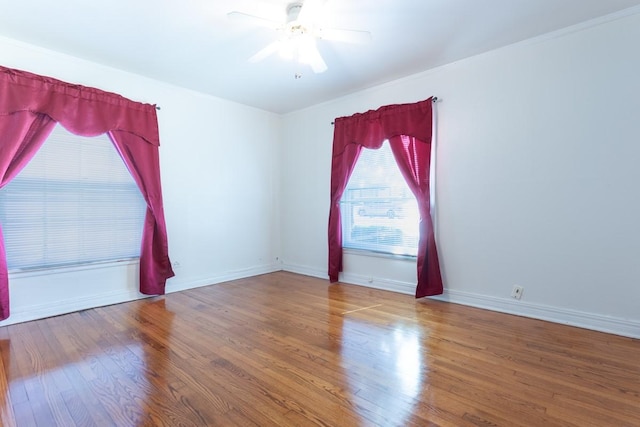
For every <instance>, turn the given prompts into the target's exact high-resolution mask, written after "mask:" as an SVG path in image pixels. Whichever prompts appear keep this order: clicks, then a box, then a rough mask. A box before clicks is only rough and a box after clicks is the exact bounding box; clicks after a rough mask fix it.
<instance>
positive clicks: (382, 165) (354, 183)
mask: <svg viewBox="0 0 640 427" xmlns="http://www.w3.org/2000/svg"><path fill="white" fill-rule="evenodd" d="M340 208H341V215H342V245H343V247H345V248H352V249H365V250H370V251H375V252H382V253H389V254H396V255H409V256H416V254H417V252H418V232H419V231H418V226H419V223H418V222H419V213H418V204H417V202H416V198H415V196H414V195H413V193H412V192H411V189H409V186H408V185H407V183H406V182H405V180H404V177H403V176H402V174H401V172H400V169H398V165H397V164H396V161H395V158H394V157H393V153H392V152H391V148H390V147H389V144H388V142H387V141H385V142H384V144H382V147H381V148H380V149H378V150H370V149H366V148H364V149H363V150H362V152H361V154H360V157H359V158H358V162H357V163H356V167H355V169H354V171H353V174H352V175H351V177H350V178H349V183H348V184H347V188H346V189H345V191H344V194H343V195H342V200H341V201H340Z"/></svg>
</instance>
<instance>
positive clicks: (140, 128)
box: [0, 67, 174, 320]
mask: <svg viewBox="0 0 640 427" xmlns="http://www.w3.org/2000/svg"><path fill="white" fill-rule="evenodd" d="M56 122H58V123H60V124H62V126H64V127H65V128H66V129H67V130H69V131H70V132H72V133H74V134H77V135H82V136H88V137H91V136H97V135H102V134H105V133H106V134H107V135H108V136H109V138H110V139H111V141H112V142H113V145H114V146H115V148H116V150H117V151H118V153H119V154H120V156H121V157H122V160H123V161H124V163H125V164H126V166H127V168H128V170H129V172H130V173H131V175H132V177H133V179H134V180H135V182H136V184H137V185H138V188H139V189H140V191H141V193H142V195H143V196H144V198H145V201H146V202H147V213H146V216H145V223H144V229H143V231H142V242H141V245H140V292H142V293H144V294H148V295H157V294H164V293H165V284H166V280H167V279H168V278H170V277H173V275H174V273H173V270H172V268H171V261H170V260H169V250H168V244H167V229H166V225H165V218H164V209H163V202H162V191H161V186H160V161H159V154H158V146H159V145H160V143H159V141H160V138H159V133H158V119H157V116H156V108H155V106H153V105H151V104H142V103H138V102H133V101H131V100H128V99H126V98H124V97H122V96H120V95H117V94H114V93H109V92H104V91H101V90H99V89H94V88H89V87H84V86H80V85H74V84H70V83H65V82H62V81H59V80H56V79H53V78H50V77H44V76H39V75H36V74H32V73H28V72H25V71H19V70H13V69H10V68H5V67H0V188H2V187H4V186H5V185H6V184H8V183H9V182H10V181H11V180H12V179H13V178H14V177H15V176H16V175H17V174H18V173H20V171H21V170H22V169H23V168H24V167H25V166H26V165H27V163H29V161H30V160H31V159H32V158H33V156H34V155H35V153H36V152H37V151H38V150H39V148H40V147H41V146H42V144H43V143H44V141H45V140H46V139H47V137H48V136H49V134H50V133H51V131H52V130H53V128H54V126H55V125H56ZM8 316H9V278H8V271H7V263H6V254H5V249H4V241H3V237H2V229H1V227H0V320H3V319H6V318H7V317H8Z"/></svg>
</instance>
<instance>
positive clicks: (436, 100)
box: [158, 96, 438, 125]
mask: <svg viewBox="0 0 640 427" xmlns="http://www.w3.org/2000/svg"><path fill="white" fill-rule="evenodd" d="M431 102H433V103H435V102H438V97H437V96H432V97H431ZM159 109H160V107H158V110H159ZM335 123H336V122H331V124H332V125H334V124H335Z"/></svg>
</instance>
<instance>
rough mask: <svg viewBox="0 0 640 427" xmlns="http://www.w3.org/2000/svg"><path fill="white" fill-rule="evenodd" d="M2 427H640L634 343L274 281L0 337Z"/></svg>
mask: <svg viewBox="0 0 640 427" xmlns="http://www.w3.org/2000/svg"><path fill="white" fill-rule="evenodd" d="M0 350H1V352H2V354H1V357H0V424H1V425H2V426H5V425H7V426H11V425H16V426H19V427H21V426H47V427H49V426H64V427H67V426H91V425H95V426H131V425H141V426H146V425H148V426H179V425H180V426H205V425H206V426H251V427H255V426H260V427H263V426H313V425H316V426H325V427H326V426H338V427H342V426H347V427H351V426H367V427H368V426H384V427H395V426H398V427H401V426H402V427H405V426H420V427H423V426H455V427H465V426H509V427H517V426H526V427H530V426H544V427H547V426H566V427H572V426H580V427H582V426H590V425H593V426H598V427H608V426H615V427H618V426H640V362H639V360H640V359H638V357H637V355H638V354H640V341H638V340H634V339H630V338H625V337H618V336H615V335H609V334H603V333H599V332H594V331H587V330H583V329H578V328H572V327H568V326H564V325H558V324H551V323H548V322H543V321H540V320H534V319H526V318H521V317H516V316H511V315H506V314H500V313H495V312H489V311H486V310H481V309H477V308H471V307H464V306H460V305H455V304H450V303H446V302H442V301H436V300H429V299H421V300H415V299H414V298H412V297H410V296H407V295H401V294H395V293H391V292H385V291H380V290H375V289H370V288H365V287H359V286H352V285H345V284H329V283H328V282H327V281H325V280H321V279H315V278H311V277H306V276H301V275H297V274H293V273H285V272H278V273H272V274H267V275H262V276H257V277H251V278H246V279H241V280H236V281H232V282H227V283H221V284H217V285H213V286H207V287H202V288H198V289H192V290H188V291H183V292H179V293H174V294H170V295H166V296H164V297H154V298H149V299H144V300H139V301H133V302H130V303H125V304H118V305H113V306H107V307H100V308H96V309H92V310H85V311H82V312H77V313H71V314H68V315H64V316H58V317H55V318H50V319H43V320H39V321H35V322H29V323H24V324H19V325H11V326H8V327H3V328H0Z"/></svg>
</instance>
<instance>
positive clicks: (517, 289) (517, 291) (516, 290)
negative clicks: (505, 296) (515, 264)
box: [511, 285, 524, 299]
mask: <svg viewBox="0 0 640 427" xmlns="http://www.w3.org/2000/svg"><path fill="white" fill-rule="evenodd" d="M523 292H524V288H523V287H522V286H518V285H516V286H514V287H513V290H512V291H511V298H515V299H520V298H522V293H523Z"/></svg>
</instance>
